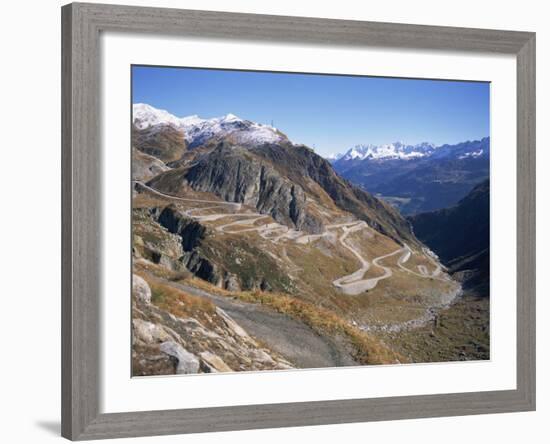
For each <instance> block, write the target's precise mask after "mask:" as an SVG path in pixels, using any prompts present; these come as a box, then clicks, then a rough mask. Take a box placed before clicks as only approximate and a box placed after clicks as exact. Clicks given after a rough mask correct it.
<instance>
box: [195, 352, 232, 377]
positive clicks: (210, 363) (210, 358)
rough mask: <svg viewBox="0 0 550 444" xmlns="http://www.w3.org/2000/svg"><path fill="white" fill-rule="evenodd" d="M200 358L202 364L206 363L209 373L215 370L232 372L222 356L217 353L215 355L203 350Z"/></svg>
mask: <svg viewBox="0 0 550 444" xmlns="http://www.w3.org/2000/svg"><path fill="white" fill-rule="evenodd" d="M201 360H202V361H203V363H204V364H206V367H207V368H208V370H209V372H210V373H216V372H232V371H233V370H232V369H231V367H229V366H228V365H227V364H226V363H225V362H224V361H223V359H222V358H220V357H219V356H218V355H215V354H214V353H211V352H209V351H205V352H202V353H201Z"/></svg>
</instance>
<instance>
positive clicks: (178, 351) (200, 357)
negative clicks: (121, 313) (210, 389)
mask: <svg viewBox="0 0 550 444" xmlns="http://www.w3.org/2000/svg"><path fill="white" fill-rule="evenodd" d="M136 277H137V279H136ZM134 282H139V285H138V286H137V287H134V288H135V289H136V290H137V291H134V292H133V303H132V337H133V341H132V374H133V376H147V375H163V374H164V375H167V374H190V373H216V372H232V371H254V370H275V369H288V368H292V364H291V363H289V362H288V361H287V360H285V359H284V358H283V357H281V356H280V355H278V354H277V353H275V352H273V351H271V350H269V349H266V348H265V347H263V346H262V345H260V344H258V343H257V342H256V341H255V340H254V339H253V338H252V337H251V336H250V335H248V333H247V332H246V331H245V330H244V329H243V328H242V327H241V326H240V325H239V324H238V323H237V322H235V321H234V320H233V319H232V318H231V317H230V316H229V315H228V314H227V313H225V312H224V311H223V310H222V309H220V308H219V307H214V306H211V305H209V304H208V303H203V304H197V303H196V302H195V303H194V304H193V307H186V304H187V302H186V300H185V299H180V300H179V304H180V305H181V307H182V309H183V311H182V313H187V312H191V311H193V315H185V316H183V315H182V314H177V315H176V314H174V313H171V312H170V311H167V310H165V309H162V308H159V307H158V306H156V305H155V301H154V298H153V301H149V302H148V300H147V298H143V297H142V293H147V294H150V293H151V289H150V288H149V285H148V284H147V282H146V281H145V280H144V279H142V278H141V277H139V276H137V275H135V274H134ZM164 297H165V298H166V297H170V296H169V295H165V296H164ZM190 302H191V301H190ZM186 310H187V311H186ZM178 313H179V311H178Z"/></svg>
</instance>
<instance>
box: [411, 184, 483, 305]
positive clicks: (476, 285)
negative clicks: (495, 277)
mask: <svg viewBox="0 0 550 444" xmlns="http://www.w3.org/2000/svg"><path fill="white" fill-rule="evenodd" d="M489 209H490V205H489V180H485V181H483V182H482V183H480V184H478V185H477V186H476V187H474V189H473V190H471V191H470V192H469V193H468V194H467V195H466V197H464V198H463V199H462V200H460V202H459V203H458V204H457V205H456V206H453V207H450V208H445V209H442V210H438V211H433V212H429V213H422V214H417V215H415V216H411V217H410V218H409V220H410V222H411V223H412V225H413V228H414V232H415V234H416V236H417V237H418V238H419V239H420V240H421V241H422V242H424V243H425V244H426V245H428V246H429V247H430V248H431V249H432V250H433V251H434V252H435V253H437V255H438V256H439V258H440V259H441V260H442V262H443V263H444V264H446V265H447V266H448V267H449V270H450V271H451V272H452V273H453V276H454V277H455V278H456V279H457V280H460V281H462V282H463V284H464V286H465V287H466V288H470V289H474V290H476V291H477V293H479V294H481V295H483V296H488V295H489Z"/></svg>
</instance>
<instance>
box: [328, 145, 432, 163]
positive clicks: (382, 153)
mask: <svg viewBox="0 0 550 444" xmlns="http://www.w3.org/2000/svg"><path fill="white" fill-rule="evenodd" d="M435 149H436V146H435V145H434V144H433V143H428V142H423V143H419V144H417V145H406V144H404V143H402V142H394V143H389V144H384V145H371V144H369V145H355V146H354V147H352V148H350V149H349V150H348V151H346V153H345V154H343V155H340V157H338V158H337V159H342V160H364V159H413V158H419V157H425V156H429V155H430V154H432V153H433V152H434V150H435Z"/></svg>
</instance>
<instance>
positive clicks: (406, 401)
mask: <svg viewBox="0 0 550 444" xmlns="http://www.w3.org/2000/svg"><path fill="white" fill-rule="evenodd" d="M62 24H63V32H62V51H63V66H62V75H63V91H62V94H63V97H62V100H63V115H62V139H63V146H62V162H63V168H62V172H63V178H62V196H63V232H62V240H63V245H62V250H63V264H62V265H63V294H62V322H63V325H62V353H63V356H62V359H63V361H62V364H63V365H62V373H63V374H62V434H63V436H65V437H67V438H69V439H75V440H76V439H78V440H82V439H99V438H115V437H133V436H145V435H157V434H158V435H161V434H172V433H174V434H175V433H195V432H206V431H226V430H241V429H253V428H267V427H290V426H302V425H317V424H330V423H349V422H361V421H378V420H391V419H403V418H421V417H434V416H450V415H470V414H481V413H497V412H511V411H527V410H534V409H535V35H534V33H528V32H515V31H497V30H480V29H468V28H449V27H433V26H421V25H405V24H390V23H372V22H359V21H342V20H327V19H315V18H304V17H282V16H265V15H250V14H236V13H221V12H207V11H189V10H173V9H161V8H142V7H128V6H116V5H99V4H85V3H76V4H70V5H67V6H64V7H63V8H62Z"/></svg>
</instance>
